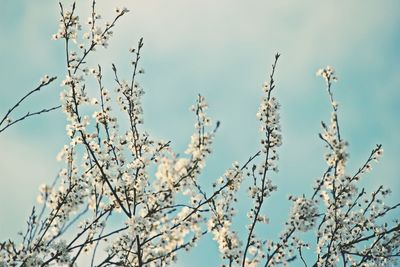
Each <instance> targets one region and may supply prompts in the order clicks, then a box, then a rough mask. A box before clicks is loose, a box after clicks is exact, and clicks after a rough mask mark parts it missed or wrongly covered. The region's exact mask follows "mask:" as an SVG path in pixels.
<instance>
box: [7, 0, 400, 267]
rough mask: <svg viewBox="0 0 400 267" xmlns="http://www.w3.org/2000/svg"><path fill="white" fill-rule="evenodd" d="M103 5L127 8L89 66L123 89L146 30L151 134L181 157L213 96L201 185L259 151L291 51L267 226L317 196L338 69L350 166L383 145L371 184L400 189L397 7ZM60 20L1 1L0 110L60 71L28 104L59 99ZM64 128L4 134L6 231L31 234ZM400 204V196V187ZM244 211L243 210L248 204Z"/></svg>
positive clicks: (178, 1) (44, 126)
mask: <svg viewBox="0 0 400 267" xmlns="http://www.w3.org/2000/svg"><path fill="white" fill-rule="evenodd" d="M99 2H100V3H99V12H100V13H101V14H102V15H103V17H109V15H110V14H111V13H112V11H113V7H114V5H115V6H127V7H128V8H129V9H130V10H131V12H130V13H128V15H127V16H125V17H124V18H122V20H121V23H119V24H118V25H117V27H116V29H115V34H114V38H113V39H112V40H111V42H110V46H109V48H107V49H99V51H98V52H97V53H96V54H95V55H96V56H95V57H92V58H90V59H89V64H93V66H94V64H97V63H101V64H102V65H103V69H104V70H105V76H106V80H107V79H108V82H107V83H106V86H109V88H113V87H112V86H113V83H112V76H111V74H112V73H111V67H110V65H111V63H112V62H114V63H116V65H117V66H119V69H120V70H121V71H122V72H124V69H125V71H126V72H125V73H127V68H126V67H127V66H128V62H129V54H128V48H130V47H131V46H132V45H135V44H136V42H137V40H138V39H139V38H140V37H144V42H145V46H144V51H143V56H142V60H143V61H142V64H143V65H142V66H143V67H144V69H145V71H146V74H145V75H144V76H143V77H142V80H141V84H142V86H143V87H144V88H145V90H146V95H145V96H144V109H145V128H146V130H148V131H149V132H150V133H151V134H153V135H154V136H156V137H160V138H163V139H166V140H171V141H172V144H173V147H175V148H176V149H177V150H178V151H183V150H184V148H185V145H186V144H187V143H188V142H189V140H190V139H189V138H190V135H191V133H192V131H193V127H192V126H193V122H194V121H193V116H192V114H190V113H189V112H188V107H189V106H190V105H191V104H192V103H194V101H195V97H196V95H197V94H198V93H202V94H203V95H204V96H205V97H206V99H207V100H208V102H209V105H210V111H209V112H210V114H211V116H212V117H213V118H214V120H220V121H221V122H222V124H221V128H220V131H219V132H218V134H217V138H216V140H215V146H214V154H213V155H212V156H211V157H210V159H209V162H208V164H207V170H206V172H205V175H203V179H204V180H205V181H207V180H209V181H212V180H213V179H214V178H215V177H218V176H219V175H221V174H222V173H223V171H224V170H225V169H226V168H227V167H229V166H230V164H231V162H232V161H234V160H238V161H239V162H244V161H245V160H246V159H247V158H248V157H249V156H250V155H251V154H252V153H254V152H255V151H257V149H258V147H257V145H258V143H257V140H258V138H259V133H258V124H257V121H256V118H255V113H256V111H257V108H258V103H259V100H260V97H261V84H262V83H263V81H264V80H265V79H266V78H267V74H268V73H269V71H270V65H271V63H272V61H273V56H274V54H275V53H276V52H280V53H282V57H281V60H280V62H279V63H278V69H277V75H276V80H277V91H276V93H277V96H278V98H279V99H280V102H281V104H282V113H281V115H282V128H283V138H284V139H283V146H282V147H281V149H280V157H281V160H280V164H279V165H280V170H281V171H280V172H279V174H277V175H273V176H272V179H273V180H274V182H275V183H276V184H278V186H279V189H278V191H279V193H276V194H275V195H274V196H273V197H272V198H271V199H270V201H269V203H268V204H267V205H268V213H269V215H270V217H274V215H275V217H277V219H276V220H273V221H272V222H271V233H276V232H279V231H280V230H279V229H281V227H280V223H281V222H283V221H284V219H285V216H283V215H282V214H285V213H282V212H280V211H281V210H284V209H288V203H286V199H287V195H288V194H295V195H296V194H297V195H300V194H302V193H303V192H304V193H309V192H310V191H311V185H312V182H313V181H314V179H315V178H317V177H318V176H319V175H321V173H322V171H323V169H324V168H325V163H324V162H323V151H324V150H323V145H322V143H321V142H320V141H319V139H318V137H317V134H318V132H319V130H320V128H319V127H320V121H321V120H325V121H328V120H329V115H330V109H329V102H328V99H327V97H326V92H325V90H324V83H323V81H322V80H321V78H318V77H315V72H316V70H317V69H318V68H320V67H324V66H326V65H328V64H329V65H332V66H334V67H335V68H336V70H337V74H338V76H339V82H338V83H337V84H335V87H334V93H335V96H336V99H337V101H338V102H339V105H340V106H339V108H340V112H339V116H340V122H341V128H342V133H343V135H344V137H345V139H347V140H348V141H349V143H350V147H349V149H350V162H349V171H350V173H352V172H353V171H354V170H355V169H356V168H358V167H359V166H360V164H361V163H362V162H363V161H364V160H365V159H366V158H367V156H368V155H369V151H370V150H371V149H372V148H373V147H374V145H375V144H377V143H382V144H383V146H384V149H385V155H384V158H383V159H382V161H381V162H380V163H379V164H378V165H377V166H376V167H375V168H374V170H373V172H372V173H371V174H369V175H367V176H366V179H365V181H364V185H365V186H366V187H367V188H369V189H370V190H371V189H373V188H376V187H377V186H378V185H380V184H384V185H386V186H390V187H392V188H397V187H400V182H399V173H398V170H397V166H398V163H399V160H400V156H399V155H400V141H399V139H398V136H400V135H399V133H400V123H399V115H400V105H399V104H398V100H399V99H400V75H399V71H400V68H399V62H400V52H399V49H398V47H399V45H400V31H399V26H400V16H399V15H398V13H397V12H396V11H398V10H400V2H399V1H395V0H392V1H369V0H367V1H365V0H356V1H345V0H341V1H301V2H300V1H294V0H293V1H286V0H283V1H236V0H234V1H229V0H221V1H212V0H205V1H183V0H171V1H112V3H113V5H112V6H111V5H110V4H109V3H110V1H99ZM67 3H69V2H67ZM88 3H89V1H81V2H79V3H78V10H80V12H81V17H82V18H83V20H86V17H87V15H88V14H89V10H88V9H87V4H88ZM58 14H59V13H58V3H57V2H56V1H50V0H45V1H21V0H17V1H11V0H5V1H3V2H2V9H1V10H0V36H1V39H0V58H1V60H0V70H1V71H0V80H1V81H2V84H1V87H0V114H4V113H5V112H6V110H7V109H8V108H9V107H10V105H11V104H13V103H15V101H16V100H17V99H19V98H20V97H21V96H22V95H23V94H24V93H25V92H26V91H28V90H29V89H31V88H33V87H34V86H35V85H36V84H37V83H38V81H39V79H40V78H41V77H42V76H43V75H44V74H49V75H57V76H58V77H59V79H58V80H57V81H56V82H55V83H54V85H53V86H51V87H49V88H45V89H44V90H43V92H40V93H38V94H37V95H35V96H34V97H32V98H31V99H29V101H27V103H26V104H25V105H23V106H22V107H21V108H20V111H21V112H22V113H24V112H26V111H33V110H37V109H40V108H43V107H51V106H53V105H57V103H58V102H57V101H58V96H59V92H60V87H59V86H58V85H59V84H60V83H61V80H62V78H63V77H64V76H65V72H64V68H63V67H64V59H63V54H62V53H63V50H62V43H61V42H54V41H51V40H50V39H51V35H52V34H53V33H55V32H56V31H57V19H58ZM22 113H21V114H22ZM64 128H65V120H64V117H63V115H62V114H61V112H53V113H51V114H47V115H44V116H41V117H37V118H32V119H31V120H29V121H26V122H23V123H21V124H19V125H17V126H15V127H12V128H10V129H9V130H8V131H6V132H5V133H3V134H1V135H0V166H1V167H0V168H1V172H0V203H6V205H4V204H3V205H0V239H4V238H7V237H9V236H14V233H15V232H17V231H18V230H21V229H23V227H24V225H25V221H26V217H27V216H28V213H29V211H30V208H31V203H32V202H33V201H34V199H35V196H36V194H37V188H38V186H39V185H40V184H41V183H43V182H45V181H51V180H52V178H53V177H54V176H55V175H56V173H57V170H58V169H59V168H60V165H59V163H57V162H56V160H55V156H56V154H57V152H58V151H59V150H60V148H61V147H62V146H63V143H64V142H66V140H67V139H66V137H65V131H64ZM394 191H395V190H394ZM392 199H393V201H395V200H397V201H399V199H400V197H399V194H398V193H397V194H396V191H395V193H394V195H393V196H392ZM238 209H239V211H242V210H243V211H244V210H245V205H244V204H243V205H242V206H239V207H238ZM397 215H399V214H397ZM397 217H398V216H397ZM266 234H269V233H266ZM196 251H208V252H209V253H210V257H207V258H203V259H201V257H197V258H198V259H199V265H198V266H204V264H206V263H212V262H213V259H214V258H213V257H217V255H216V253H215V252H214V251H215V245H214V244H211V243H210V242H208V241H206V242H202V243H201V244H200V248H198V249H197V250H196ZM193 253H194V254H193V255H195V256H199V255H201V252H193ZM192 266H193V265H192Z"/></svg>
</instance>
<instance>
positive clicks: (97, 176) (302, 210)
mask: <svg viewBox="0 0 400 267" xmlns="http://www.w3.org/2000/svg"><path fill="white" fill-rule="evenodd" d="M60 11H61V13H60V14H61V17H60V25H59V26H60V27H59V31H58V32H57V33H56V34H54V36H53V39H55V40H61V41H63V42H64V44H65V57H66V78H65V79H64V80H63V81H62V87H63V92H62V94H61V108H62V110H63V112H64V113H65V116H66V118H67V127H66V129H67V135H68V137H69V143H68V144H66V145H65V146H64V147H63V148H62V150H61V152H60V153H59V155H58V159H59V160H60V161H63V162H64V168H63V169H62V170H61V171H60V173H59V174H58V176H57V179H56V180H55V181H54V182H53V184H51V185H43V186H42V187H41V191H40V194H39V196H38V199H37V200H38V202H39V203H40V204H42V206H41V208H39V209H37V208H33V209H32V213H31V215H30V217H29V219H28V226H27V229H26V231H25V233H23V234H22V241H21V242H20V243H17V242H16V241H12V240H8V241H5V242H2V243H0V265H1V266H50V265H53V266H59V265H60V266H64V265H65V266H75V265H78V264H83V265H84V266H164V265H170V264H172V263H173V262H175V261H177V255H178V252H179V251H187V250H189V249H191V248H192V247H194V246H195V245H196V243H197V242H198V240H199V239H200V238H202V237H203V236H204V235H207V234H211V235H212V236H213V238H214V240H215V241H216V242H217V244H218V247H219V252H220V255H221V259H222V261H223V264H224V266H275V265H280V264H283V265H287V264H290V263H291V262H294V261H295V260H297V262H298V263H300V264H304V266H337V265H343V266H392V265H395V264H396V263H397V261H396V259H397V258H398V257H399V256H400V251H399V247H400V246H399V244H400V224H399V222H398V221H397V220H395V221H391V220H390V219H389V218H388V215H389V213H390V212H392V211H393V210H395V209H397V208H398V207H399V206H400V203H399V204H395V205H389V206H388V205H384V204H383V201H382V199H383V198H384V197H385V196H386V195H388V194H389V193H390V189H385V188H384V187H383V186H380V187H379V188H378V189H376V190H375V191H373V192H372V193H371V194H368V193H367V192H366V190H365V189H364V188H360V187H359V185H358V182H359V180H360V179H361V178H362V176H363V174H364V173H366V172H368V171H369V170H370V169H371V164H372V162H373V161H377V160H378V159H379V158H380V157H381V156H382V153H383V149H382V147H381V145H377V146H376V147H375V148H374V149H373V150H372V152H371V154H370V155H369V157H368V158H367V159H366V161H365V163H364V164H363V166H361V167H360V168H359V170H358V171H357V172H356V173H355V174H348V173H347V172H346V163H347V161H348V152H347V142H346V141H345V140H344V139H343V137H342V136H341V132H340V128H339V120H338V104H337V103H336V102H335V100H334V97H333V88H332V86H333V82H335V81H336V80H337V78H336V76H335V71H334V69H333V68H331V67H327V68H325V69H321V70H319V71H318V73H317V74H318V75H319V76H321V77H322V78H323V79H324V81H325V82H326V89H327V93H328V97H329V101H330V104H331V106H332V115H331V120H330V123H328V124H326V123H322V132H321V133H320V135H319V137H320V139H321V140H322V141H323V142H324V144H325V146H326V149H327V154H326V155H325V160H326V163H327V168H326V171H325V172H324V173H323V174H322V175H321V177H320V178H319V179H318V180H317V181H316V182H315V185H314V187H313V193H312V195H310V196H306V195H302V196H290V197H289V200H290V201H292V202H293V204H292V209H291V211H290V212H289V213H288V218H287V222H286V224H285V226H284V229H283V231H282V233H281V234H280V237H279V239H278V240H272V238H271V237H268V236H264V235H263V234H262V233H261V231H260V229H262V227H263V225H265V224H268V222H269V219H268V216H267V214H265V209H264V206H265V202H266V201H267V199H268V197H269V196H270V195H271V194H272V193H273V192H274V191H276V190H277V186H275V185H274V184H273V182H272V180H271V178H270V177H271V175H273V173H274V172H277V171H278V159H279V155H278V148H279V147H280V146H281V144H282V137H281V129H280V117H279V109H280V105H279V102H278V100H277V99H276V97H275V96H274V95H273V93H274V91H275V87H276V85H275V80H274V74H275V71H276V68H277V63H278V60H279V57H280V55H279V54H276V55H275V58H274V62H273V64H272V70H271V74H270V75H269V79H268V81H267V82H265V83H264V85H263V92H264V97H263V99H262V101H261V104H260V107H259V110H258V112H257V114H256V115H257V118H258V120H259V121H260V130H261V133H262V135H261V140H260V151H258V152H256V153H254V154H253V155H252V156H250V157H249V159H248V161H247V162H245V163H243V164H239V163H236V162H235V163H233V164H232V166H231V168H229V169H228V170H226V172H225V173H224V174H223V175H222V176H221V177H219V178H218V179H216V180H215V181H214V183H213V184H212V190H211V191H208V190H205V189H204V188H203V187H202V186H200V183H199V179H200V178H199V177H200V174H201V173H202V171H203V169H204V167H205V162H206V159H207V156H208V155H209V154H210V153H212V149H211V147H212V142H213V139H214V136H215V134H216V132H217V130H218V127H219V122H216V123H215V125H214V124H213V123H212V121H211V119H210V118H209V117H208V116H207V114H206V110H207V108H208V106H207V103H206V101H205V99H204V97H203V96H201V95H199V96H198V98H197V99H196V103H195V105H193V106H192V107H191V111H192V112H193V113H194V117H195V125H194V133H193V135H192V137H191V142H190V143H189V145H188V147H187V150H186V151H185V154H184V155H179V154H177V153H175V152H174V151H173V150H172V149H171V147H170V142H167V141H162V140H155V139H153V138H152V137H151V136H150V135H149V134H148V133H146V132H144V131H143V130H142V124H143V118H142V114H143V109H142V105H141V97H142V95H143V94H144V90H143V88H142V87H141V86H140V85H139V83H138V82H137V79H138V76H139V75H140V74H143V70H142V69H141V68H140V66H139V62H140V58H141V49H142V47H143V40H142V39H140V40H139V42H138V44H137V47H135V48H132V49H130V54H131V56H132V58H133V59H132V72H131V75H130V77H128V79H124V78H122V77H120V75H119V72H118V70H117V67H116V66H115V65H112V70H113V73H114V77H113V78H114V80H115V83H116V84H115V92H110V91H109V90H107V89H106V88H105V87H104V86H103V75H102V67H101V66H100V65H98V66H97V67H94V68H90V67H89V66H87V65H88V63H87V62H86V60H87V58H88V57H90V56H91V55H92V54H93V53H94V52H95V51H96V49H97V48H100V47H107V46H108V42H109V39H110V37H111V36H112V33H113V32H112V29H113V28H114V27H115V25H116V23H117V22H118V20H119V19H120V18H121V17H122V16H124V15H125V14H127V13H128V10H127V9H126V8H117V9H116V10H115V17H114V18H113V20H112V22H110V23H106V24H104V25H103V24H102V23H101V17H100V15H99V14H98V13H97V11H96V1H95V0H93V1H92V6H91V11H90V16H89V18H88V21H87V24H86V28H87V31H86V32H84V33H83V34H81V24H80V20H79V17H78V16H77V15H76V5H75V4H73V5H72V7H71V8H68V9H66V8H65V7H64V6H63V5H62V4H60ZM55 79H56V78H55V77H49V76H45V77H44V78H43V79H42V80H41V82H40V84H39V86H38V87H37V88H35V89H34V90H33V91H31V92H29V93H28V94H27V95H26V96H25V97H23V98H22V99H21V100H20V101H18V102H17V104H16V105H14V106H13V107H12V108H11V109H10V110H9V111H8V112H7V114H6V115H5V116H4V117H3V119H2V120H1V121H0V132H1V131H4V130H5V129H6V128H8V127H9V126H11V125H13V124H15V123H16V122H18V121H21V120H23V119H25V118H27V117H29V116H32V115H36V114H40V113H43V112H48V111H51V110H52V109H56V108H58V107H54V108H50V109H43V110H41V111H38V112H34V113H28V114H26V115H25V116H23V117H21V118H19V119H15V120H12V119H11V117H12V112H13V111H14V110H15V109H16V108H17V107H18V106H19V104H20V103H21V102H22V101H24V100H25V99H26V98H27V97H29V96H30V95H31V94H32V93H34V92H37V91H39V90H40V89H41V88H42V87H44V86H47V85H48V84H50V83H51V82H52V81H54V80H55ZM90 80H94V81H95V82H96V84H97V86H96V88H93V86H91V85H90ZM96 91H97V92H96ZM114 99H115V100H116V101H114ZM118 107H119V110H118ZM243 183H249V184H250V186H249V188H248V196H249V198H250V199H251V201H252V204H251V207H250V208H249V211H248V214H247V217H248V224H247V225H246V232H245V233H244V234H243V233H240V232H237V231H235V230H234V229H233V227H232V221H233V219H234V217H235V202H237V201H238V199H237V196H236V195H237V191H238V190H239V188H240V187H241V186H242V184H243ZM304 233H311V238H308V237H307V238H304ZM305 248H311V249H312V250H313V252H314V253H312V255H311V256H309V257H306V256H305V255H304V249H305Z"/></svg>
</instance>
